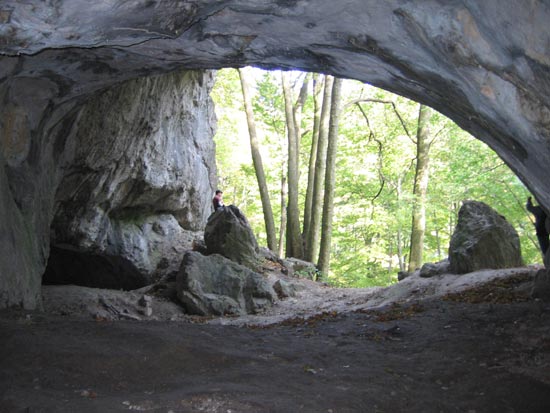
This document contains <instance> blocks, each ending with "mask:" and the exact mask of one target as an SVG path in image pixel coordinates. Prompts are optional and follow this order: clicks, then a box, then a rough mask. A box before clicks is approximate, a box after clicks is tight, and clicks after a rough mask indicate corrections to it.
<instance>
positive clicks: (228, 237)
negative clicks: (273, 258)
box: [204, 205, 261, 269]
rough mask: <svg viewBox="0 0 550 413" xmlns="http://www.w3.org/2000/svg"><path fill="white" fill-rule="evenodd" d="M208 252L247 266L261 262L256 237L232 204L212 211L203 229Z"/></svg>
mask: <svg viewBox="0 0 550 413" xmlns="http://www.w3.org/2000/svg"><path fill="white" fill-rule="evenodd" d="M204 242H205V244H206V252H207V253H208V254H220V255H223V256H224V257H225V258H228V259H230V260H231V261H234V262H236V263H239V264H242V265H244V266H246V267H248V268H252V269H255V268H257V267H258V265H259V264H260V262H261V259H260V255H259V254H260V249H259V247H258V242H257V241H256V237H255V236H254V233H253V232H252V228H250V224H249V223H248V220H247V219H246V217H245V216H244V214H243V213H242V212H241V211H240V210H239V208H237V207H236V206H234V205H229V206H227V207H224V208H223V209H220V210H218V211H216V212H214V213H213V214H212V215H211V216H210V217H209V218H208V222H207V224H206V228H205V230H204Z"/></svg>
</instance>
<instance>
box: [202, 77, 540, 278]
mask: <svg viewBox="0 0 550 413" xmlns="http://www.w3.org/2000/svg"><path fill="white" fill-rule="evenodd" d="M212 98H213V100H214V102H215V105H216V116H217V118H218V127H217V132H216V135H215V142H216V158H217V167H218V175H219V182H218V187H219V189H221V190H222V191H223V192H224V199H225V203H226V204H234V205H236V206H237V207H239V208H240V209H241V210H242V211H243V213H244V214H245V215H246V217H247V218H248V220H249V222H250V225H251V227H252V229H253V231H254V233H255V234H256V237H257V239H258V242H259V244H260V245H261V246H266V247H268V248H269V249H271V250H272V251H274V252H275V253H276V254H278V255H279V256H280V257H295V258H300V259H304V260H307V261H311V262H313V263H315V264H316V266H317V268H318V279H319V280H322V281H324V282H327V283H328V284H331V285H334V286H338V287H370V286H382V285H389V284H392V283H394V282H397V274H398V272H399V271H413V270H415V269H416V268H420V267H421V266H422V264H423V263H426V262H437V261H441V260H443V259H445V258H446V257H447V250H448V245H449V241H450V237H451V235H452V233H453V231H454V227H455V225H456V221H457V214H458V211H459V209H460V206H461V202H462V201H463V200H466V199H471V200H477V201H482V202H485V203H486V204H488V205H489V206H491V207H492V208H493V209H495V210H496V211H498V212H499V213H500V214H501V215H503V216H504V217H505V218H506V219H507V220H508V221H509V222H510V223H511V224H512V225H513V226H514V228H515V229H516V231H517V232H518V234H519V236H520V240H521V249H522V255H523V259H524V262H525V264H531V263H537V262H541V260H542V258H541V256H540V252H539V250H538V247H537V245H538V244H537V239H536V236H535V231H534V228H533V217H532V216H530V214H529V213H528V212H527V211H526V209H525V201H526V199H527V197H528V196H530V193H529V191H528V190H527V188H526V187H525V186H524V185H523V183H522V182H521V181H520V180H519V179H518V178H517V177H516V176H515V175H514V173H513V172H512V171H511V170H510V169H509V168H508V167H507V165H506V164H505V163H504V162H503V161H502V160H501V159H500V158H499V157H498V156H497V155H496V153H495V152H493V150H492V149H491V148H489V147H488V146H487V145H485V144H484V143H482V142H481V141H479V140H477V139H475V138H474V137H472V136H471V135H469V134H468V133H467V132H465V131H464V130H462V129H461V128H460V127H459V126H457V125H456V124H455V123H454V122H453V121H451V120H450V119H448V118H446V117H445V116H444V115H442V114H440V113H438V112H437V111H435V110H433V109H431V108H429V107H427V106H425V105H422V104H419V103H417V102H414V101H411V100H408V99H406V98H404V97H401V96H398V95H395V94H392V93H390V92H388V91H385V90H382V89H378V88H375V87H372V86H370V85H368V84H365V83H361V82H358V81H355V80H349V79H338V78H334V77H332V76H327V75H322V74H317V73H303V72H298V71H263V70H260V69H255V68H244V69H238V70H237V69H223V70H220V71H218V73H217V79H216V83H215V86H214V89H213V91H212Z"/></svg>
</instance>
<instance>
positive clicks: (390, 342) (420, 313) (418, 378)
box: [0, 267, 550, 413]
mask: <svg viewBox="0 0 550 413" xmlns="http://www.w3.org/2000/svg"><path fill="white" fill-rule="evenodd" d="M535 272H536V268H534V267H526V268H517V269H510V270H499V271H481V272H477V273H472V274H466V275H462V276H456V275H442V276H437V277H433V278H429V279H423V278H420V277H409V278H407V279H405V280H403V281H401V282H399V283H398V284H396V285H394V286H391V287H388V288H373V289H357V290H351V289H349V290H342V289H334V288H329V287H326V286H323V285H321V284H318V283H313V282H308V281H305V280H297V281H296V282H297V284H299V285H300V286H301V287H300V288H299V290H298V293H297V294H296V296H295V297H292V298H287V299H285V300H281V301H278V302H277V303H276V304H275V305H274V307H273V308H271V309H269V310H267V311H266V312H264V313H263V314H260V315H254V316H246V317H218V318H212V317H210V318H206V317H197V316H194V317H191V316H186V315H185V314H182V313H181V311H179V310H178V309H177V306H176V307H174V304H173V303H171V302H168V300H165V299H163V298H162V294H159V293H158V292H154V291H152V290H148V291H146V292H148V293H149V294H152V295H153V296H154V299H153V303H152V304H153V305H152V308H153V314H152V315H151V316H150V317H146V316H144V315H143V314H141V312H142V310H140V309H139V306H138V305H136V301H137V300H139V297H140V295H142V294H143V293H144V291H137V292H126V293H125V292H118V291H107V290H93V289H86V288H83V287H70V286H59V287H53V286H50V287H44V311H41V312H28V311H15V310H10V311H3V312H0V332H1V334H0V363H1V364H0V366H1V370H0V412H20V411H21V412H114V411H150V412H224V413H230V412H231V413H238V412H327V413H329V412H332V413H339V412H469V413H473V412H478V413H481V412H499V413H501V412H533V413H534V412H549V411H550V303H548V302H544V301H540V300H535V299H532V298H530V297H529V294H528V292H529V289H530V287H531V284H532V279H533V275H534V273H535ZM140 311H141V312H140Z"/></svg>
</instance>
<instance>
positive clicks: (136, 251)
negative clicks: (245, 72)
mask: <svg viewBox="0 0 550 413" xmlns="http://www.w3.org/2000/svg"><path fill="white" fill-rule="evenodd" d="M213 82H214V74H213V72H211V71H185V72H182V71H179V72H175V73H170V74H166V75H161V76H155V77H146V78H140V79H136V80H131V81H127V82H124V83H122V84H120V85H117V86H115V87H112V88H110V89H108V90H105V91H99V92H97V93H96V94H94V95H93V96H92V97H91V98H90V99H88V100H86V101H85V102H78V101H75V102H67V103H65V104H62V105H59V106H58V107H57V109H56V110H52V109H48V108H50V107H51V105H50V103H51V102H50V101H49V100H48V99H46V100H45V101H46V102H47V104H46V109H44V108H39V109H38V110H37V111H36V112H39V113H42V114H44V115H43V118H41V119H40V120H39V121H37V122H32V119H29V115H28V114H29V113H31V114H32V113H33V112H26V111H24V110H23V109H22V107H25V105H24V104H25V102H24V101H22V99H23V98H24V97H25V95H26V94H28V95H29V96H31V97H30V98H29V99H31V100H33V101H35V98H34V97H32V89H31V90H27V85H26V84H24V83H22V82H17V83H16V84H15V85H12V87H11V88H7V89H6V91H5V95H4V96H5V100H9V104H8V105H5V106H4V107H3V113H4V116H2V119H3V122H2V126H3V130H4V131H6V130H7V132H6V133H3V134H2V136H3V137H4V138H8V139H5V140H4V141H3V142H2V151H1V154H2V158H0V160H1V161H3V163H2V164H3V165H4V167H3V168H0V170H1V172H2V175H1V176H0V188H1V189H2V194H3V196H2V202H1V206H0V222H1V224H0V225H2V239H1V241H2V247H3V250H4V251H7V252H8V253H7V254H2V258H0V272H1V274H2V277H0V307H7V306H12V305H17V306H23V307H25V308H35V307H37V306H40V285H41V277H42V274H43V273H44V270H45V266H46V262H47V260H48V257H49V252H50V247H54V248H53V251H55V252H56V253H55V254H52V257H50V263H49V265H48V269H49V271H48V274H49V276H48V280H47V281H48V282H51V283H58V282H64V283H77V284H85V285H89V286H104V287H111V288H132V287H133V288H137V287H139V286H142V285H143V284H145V283H147V281H151V279H152V278H153V277H160V276H162V275H165V274H167V273H170V272H174V271H177V269H178V267H179V263H180V261H181V257H182V256H183V252H184V251H185V250H186V249H189V248H191V245H192V242H193V240H194V239H195V238H197V237H198V235H197V232H198V231H200V230H201V229H202V228H203V227H204V224H205V222H206V219H207V217H208V215H209V214H210V213H211V212H212V211H211V207H210V199H211V196H212V193H213V191H214V187H215V184H216V165H215V148H214V143H213V135H214V132H215V113H214V109H213V103H212V101H211V99H210V96H209V92H210V89H211V87H212V85H213ZM29 86H30V87H36V85H35V84H34V83H32V82H31V83H30V85H29ZM25 92H27V93H25ZM6 96H7V97H6ZM46 112H47V113H46ZM54 120H55V121H54ZM75 257H79V258H78V259H75ZM69 261H70V262H73V263H81V264H82V265H81V268H80V269H81V270H80V271H79V269H78V266H76V267H73V269H72V270H73V271H75V273H74V274H72V275H71V274H70V273H69V272H70V271H71V268H72V267H71V263H70V262H69ZM113 262H114V263H116V265H113ZM91 266H92V267H97V269H98V274H97V280H86V279H84V278H83V277H84V275H83V274H84V271H83V270H84V269H85V268H88V267H91ZM88 273H89V274H91V275H93V274H92V273H91V272H88Z"/></svg>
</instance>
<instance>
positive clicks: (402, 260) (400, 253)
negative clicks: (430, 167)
mask: <svg viewBox="0 0 550 413" xmlns="http://www.w3.org/2000/svg"><path fill="white" fill-rule="evenodd" d="M401 180H402V178H401V176H399V177H398V178H397V185H396V187H395V190H396V196H397V205H398V207H399V205H400V204H401V195H402V190H401V187H402V184H401ZM397 259H398V262H399V271H405V257H404V256H403V229H402V228H401V223H400V222H399V220H397Z"/></svg>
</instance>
